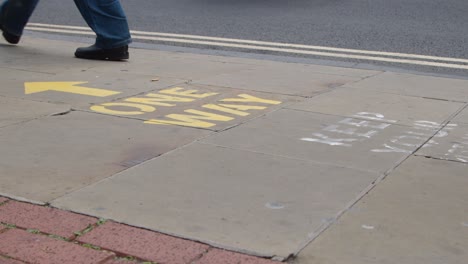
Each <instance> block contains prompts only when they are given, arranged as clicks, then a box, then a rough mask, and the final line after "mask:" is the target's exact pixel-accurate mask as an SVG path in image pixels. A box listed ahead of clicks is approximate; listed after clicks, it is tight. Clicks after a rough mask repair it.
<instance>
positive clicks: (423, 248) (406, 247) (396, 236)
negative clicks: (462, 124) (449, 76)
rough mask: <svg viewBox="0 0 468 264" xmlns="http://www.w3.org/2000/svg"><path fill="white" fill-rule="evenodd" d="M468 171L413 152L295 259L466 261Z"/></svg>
mask: <svg viewBox="0 0 468 264" xmlns="http://www.w3.org/2000/svg"><path fill="white" fill-rule="evenodd" d="M467 171H468V165H467V164H463V163H457V162H450V161H441V160H434V159H427V158H424V157H412V158H410V159H409V160H407V161H406V162H405V163H404V164H403V165H402V166H401V167H399V168H398V169H397V170H396V171H394V172H393V173H392V174H390V175H389V176H388V177H387V178H386V179H385V180H384V181H383V182H381V183H380V184H379V185H377V187H376V188H374V190H372V191H371V192H370V193H369V194H368V195H366V196H365V197H364V198H363V199H362V200H361V201H360V202H359V203H358V204H357V205H355V206H354V207H353V208H352V209H351V210H350V211H348V212H347V213H346V214H344V215H343V217H342V218H341V219H340V220H339V221H338V222H337V223H336V224H334V225H333V226H332V227H331V228H330V229H328V230H327V231H325V232H324V233H323V234H322V235H321V236H319V237H318V238H317V239H316V240H315V241H313V242H312V243H311V244H310V245H309V246H308V247H306V248H305V249H304V250H303V251H302V252H301V253H300V254H299V257H298V259H297V261H296V262H294V263H295V264H306V263H307V264H309V263H323V264H325V263H347V264H363V263H369V264H370V263H382V264H387V263H388V264H390V263H399V264H432V263H434V264H435V263H447V264H464V263H466V260H467V259H468V251H467V248H468V224H467V221H468V218H467V217H468V216H467V214H466V208H468V193H467V192H466V190H467V189H468V177H466V175H467V174H466V172H467Z"/></svg>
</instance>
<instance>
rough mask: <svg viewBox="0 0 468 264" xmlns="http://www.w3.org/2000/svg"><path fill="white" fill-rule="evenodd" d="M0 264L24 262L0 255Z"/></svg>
mask: <svg viewBox="0 0 468 264" xmlns="http://www.w3.org/2000/svg"><path fill="white" fill-rule="evenodd" d="M0 264H24V262H21V261H18V260H14V259H10V258H5V257H2V256H0Z"/></svg>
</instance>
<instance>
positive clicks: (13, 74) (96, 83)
mask: <svg viewBox="0 0 468 264" xmlns="http://www.w3.org/2000/svg"><path fill="white" fill-rule="evenodd" d="M0 76H1V77H2V86H3V87H4V88H2V91H1V93H2V94H3V95H6V96H10V97H18V98H25V99H28V100H35V101H42V102H61V103H67V104H70V105H72V106H73V107H74V108H75V109H83V110H89V107H90V105H91V104H96V103H105V102H111V101H114V100H117V99H119V98H123V97H129V96H132V95H137V94H141V93H144V92H148V91H150V90H157V89H163V88H167V87H171V86H177V85H178V84H183V83H185V82H186V81H185V80H182V79H173V78H157V81H156V79H154V77H153V76H149V75H138V74H130V73H126V72H106V73H104V72H101V71H99V70H95V69H91V70H82V71H66V72H62V73H61V74H59V75H50V74H40V73H33V74H30V73H26V72H25V71H22V70H15V69H6V70H5V71H3V70H2V72H1V73H0ZM57 83H58V84H57ZM88 88H92V89H94V90H90V91H88V90H89V89H88ZM95 89H97V90H95Z"/></svg>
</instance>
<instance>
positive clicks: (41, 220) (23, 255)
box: [0, 197, 278, 264]
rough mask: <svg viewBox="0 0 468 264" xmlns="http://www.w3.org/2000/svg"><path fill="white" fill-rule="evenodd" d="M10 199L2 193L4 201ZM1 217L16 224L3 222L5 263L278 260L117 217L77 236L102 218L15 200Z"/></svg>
mask: <svg viewBox="0 0 468 264" xmlns="http://www.w3.org/2000/svg"><path fill="white" fill-rule="evenodd" d="M7 200H8V199H6V198H3V197H0V203H2V202H4V201H7ZM0 221H1V222H3V223H8V224H14V225H16V227H17V228H13V229H8V228H6V226H4V225H0V264H21V263H35V264H55V263H60V264H65V263H67V264H81V263H83V264H137V263H141V262H142V261H153V262H157V263H159V264H164V263H170V264H179V263H180V264H278V262H274V261H271V260H267V259H263V258H257V257H252V256H248V255H244V254H240V253H234V252H230V251H225V250H220V249H216V248H213V247H211V246H208V245H204V244H201V243H198V242H193V241H189V240H185V239H180V238H175V237H171V236H167V235H164V234H161V233H158V232H153V231H148V230H144V229H141V228H136V227H131V226H128V225H123V224H118V223H115V222H112V221H108V222H106V223H104V224H103V225H100V226H98V227H95V228H94V229H92V230H91V231H89V232H88V233H86V234H84V235H83V236H80V237H77V238H76V237H74V236H73V232H75V231H82V230H84V229H85V228H87V227H88V225H90V224H95V223H97V219H96V218H93V217H88V216H83V215H80V214H75V213H71V212H67V211H63V210H59V209H54V208H50V207H46V206H40V205H32V204H28V203H23V202H17V201H13V200H8V202H7V203H5V204H3V205H1V206H0ZM23 229H37V230H40V231H41V232H43V233H47V234H55V235H59V236H62V237H66V238H70V239H71V240H72V241H64V240H60V239H55V238H51V237H48V236H47V235H43V234H33V233H30V232H27V231H25V230H23ZM78 243H82V244H78ZM83 244H91V245H94V246H99V247H101V249H103V250H95V249H91V248H88V247H86V246H85V245H83ZM4 256H8V257H9V258H4ZM116 256H129V257H132V258H135V259H137V260H134V261H129V260H126V259H122V258H116ZM18 260H21V261H24V262H21V261H18Z"/></svg>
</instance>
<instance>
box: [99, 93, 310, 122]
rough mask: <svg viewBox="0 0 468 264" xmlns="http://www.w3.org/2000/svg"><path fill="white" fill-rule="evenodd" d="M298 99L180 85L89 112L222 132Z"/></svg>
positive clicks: (101, 106)
mask: <svg viewBox="0 0 468 264" xmlns="http://www.w3.org/2000/svg"><path fill="white" fill-rule="evenodd" d="M302 99H303V98H301V97H293V96H285V95H277V94H271V93H259V92H251V91H245V90H239V89H230V88H223V87H215V86H206V85H189V84H184V85H179V86H174V87H171V88H168V89H162V90H157V91H152V92H150V93H145V94H140V95H137V96H132V97H128V98H123V99H121V100H117V101H113V102H111V103H103V104H98V105H94V106H92V107H91V108H90V110H92V111H95V112H98V113H102V114H109V115H116V116H124V117H132V118H138V119H142V120H144V121H145V123H146V124H148V125H158V126H161V125H180V126H187V127H195V128H202V129H210V130H222V129H226V128H229V127H232V126H235V125H237V124H240V123H243V122H245V121H247V120H250V119H252V118H255V117H258V116H260V115H263V114H265V113H268V112H270V111H274V110H276V109H278V108H280V107H284V106H286V105H288V104H290V103H295V102H299V101H301V100H302Z"/></svg>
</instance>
